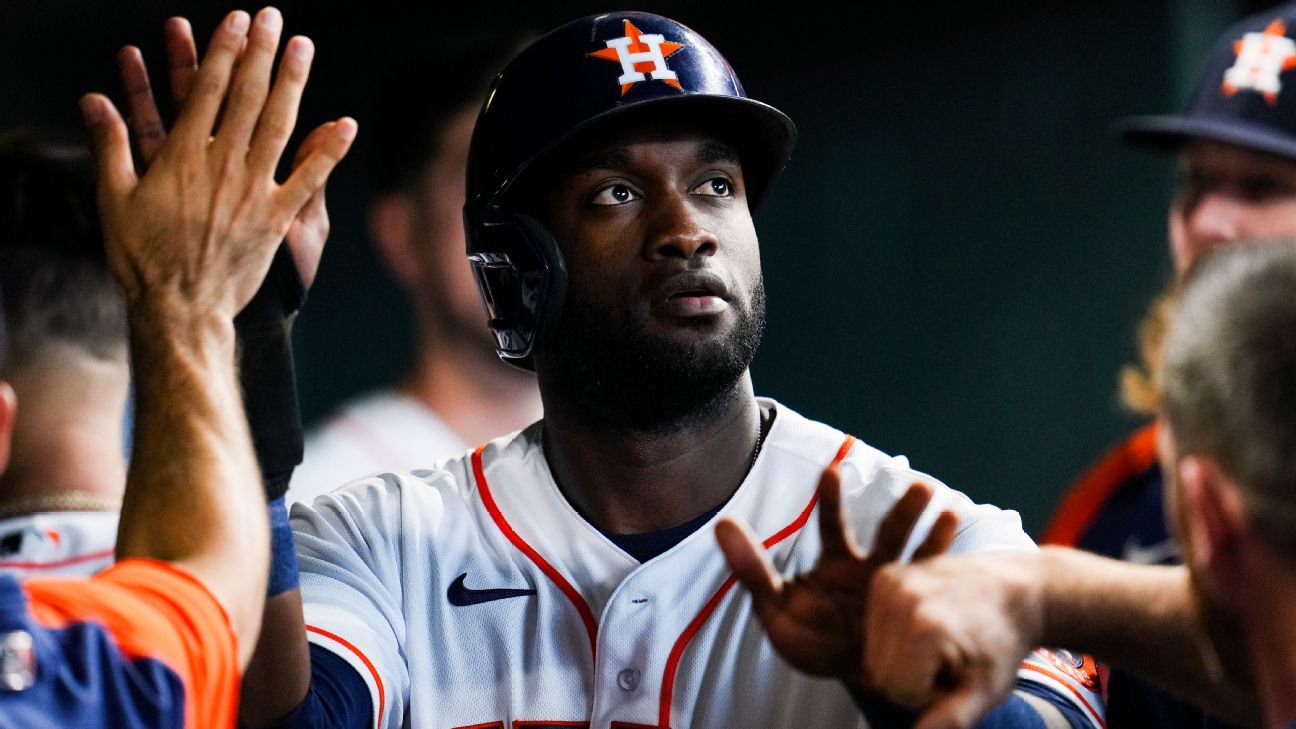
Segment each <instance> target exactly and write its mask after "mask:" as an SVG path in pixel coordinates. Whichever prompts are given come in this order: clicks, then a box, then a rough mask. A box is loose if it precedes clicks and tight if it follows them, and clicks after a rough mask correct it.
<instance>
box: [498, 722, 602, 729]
mask: <svg viewBox="0 0 1296 729" xmlns="http://www.w3.org/2000/svg"><path fill="white" fill-rule="evenodd" d="M589 725H590V723H589V722H588V721H514V722H513V729H521V727H528V726H583V727H586V729H589Z"/></svg>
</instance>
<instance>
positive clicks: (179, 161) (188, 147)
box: [81, 8, 356, 319]
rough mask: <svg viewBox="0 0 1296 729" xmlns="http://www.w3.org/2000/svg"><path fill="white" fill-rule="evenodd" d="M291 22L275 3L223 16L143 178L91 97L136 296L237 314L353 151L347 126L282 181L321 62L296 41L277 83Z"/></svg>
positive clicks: (115, 232)
mask: <svg viewBox="0 0 1296 729" xmlns="http://www.w3.org/2000/svg"><path fill="white" fill-rule="evenodd" d="M282 24H283V20H282V17H281V16H280V14H279V12H278V11H277V10H274V9H271V8H267V9H265V10H262V11H261V12H260V13H258V14H257V18H256V21H255V22H253V23H250V19H249V18H248V15H247V13H244V12H242V11H236V12H233V13H230V14H229V15H228V16H227V17H226V18H225V20H224V22H222V24H221V26H220V28H219V29H218V30H217V31H216V33H215V34H214V35H213V37H212V42H211V47H210V48H209V49H208V51H207V55H206V57H205V58H204V59H203V62H202V64H201V65H200V66H199V67H198V69H197V71H196V72H195V73H194V75H193V78H192V79H191V80H190V81H189V90H188V94H187V96H186V97H185V100H184V104H183V106H182V108H181V111H180V116H179V118H178V119H177V121H176V124H175V127H174V128H173V129H172V131H171V133H170V134H169V135H166V136H165V138H164V139H162V141H161V143H160V145H158V146H157V148H156V150H153V151H151V152H150V153H151V154H153V157H152V164H151V165H150V166H149V168H148V171H147V172H146V173H145V174H144V175H143V177H137V175H136V172H135V165H134V161H133V159H132V155H131V150H130V141H129V136H128V133H127V130H126V124H125V122H124V121H123V120H122V117H121V114H120V113H119V112H118V111H117V109H116V107H114V106H113V104H112V102H110V101H109V100H108V99H107V98H106V97H104V96H102V95H100V94H88V95H87V96H85V97H84V98H83V99H82V103H81V106H82V111H83V114H84V116H85V119H86V125H87V127H88V128H89V129H90V133H91V137H92V142H93V147H94V151H95V157H96V161H97V162H98V167H99V203H100V211H101V217H102V218H103V221H104V237H105V242H106V248H107V253H108V261H109V265H110V267H111V268H112V269H113V272H114V273H115V275H116V276H117V278H118V279H119V280H120V281H121V282H122V286H123V288H124V289H125V291H126V295H127V297H128V298H130V299H132V300H139V299H140V298H141V297H143V296H145V295H146V294H147V295H149V296H154V297H161V299H163V300H166V301H169V302H172V303H177V304H180V305H181V306H183V307H185V308H186V309H187V310H188V311H192V312H201V313H203V314H208V313H210V314H215V315H217V316H224V317H228V318H231V319H232V318H233V316H234V314H235V313H237V312H238V311H239V310H240V309H242V308H243V306H244V305H245V304H246V303H247V301H248V300H249V299H250V298H251V296H252V294H253V292H255V291H256V289H257V287H258V286H259V285H260V283H261V280H262V279H263V278H264V277H265V272H266V269H267V268H268V267H269V264H270V260H271V258H272V257H273V255H274V251H275V248H276V247H277V246H278V244H279V241H280V240H282V239H283V236H284V235H285V234H286V233H287V232H288V229H289V228H290V227H291V226H292V223H293V221H294V219H296V217H297V216H298V214H299V213H300V212H301V210H302V208H303V207H304V206H305V205H306V204H307V203H308V202H309V201H310V200H311V198H312V197H313V196H314V195H315V194H316V193H317V192H318V191H319V189H320V188H321V187H323V185H324V182H325V181H326V180H327V179H328V175H329V173H330V172H331V171H332V170H333V168H334V166H336V165H337V163H338V161H339V160H341V159H342V157H343V156H344V155H345V154H346V152H347V149H348V148H349V147H350V145H351V140H352V139H353V138H354V137H355V131H356V126H355V122H354V121H352V120H350V119H342V120H339V121H338V122H337V124H336V125H335V126H334V127H333V128H332V130H331V132H329V133H328V135H327V139H326V140H325V141H324V142H322V143H319V147H318V148H317V149H316V150H315V151H314V152H313V153H312V154H311V155H310V156H309V157H308V158H307V159H306V160H305V161H303V162H302V163H301V165H300V166H299V167H298V168H297V169H296V171H294V172H293V174H292V175H291V176H290V177H289V178H288V180H287V181H286V182H285V183H284V184H283V185H279V184H277V183H276V182H275V180H274V170H275V166H276V165H277V163H278V161H279V158H280V156H281V155H282V154H283V148H284V145H285V144H286V143H287V140H288V137H289V135H290V134H291V133H292V129H293V125H294V124H295V122H296V118H297V106H298V103H299V102H300V99H301V92H302V88H303V87H304V86H305V83H306V77H307V74H308V71H309V68H310V60H311V56H312V55H313V47H312V45H311V43H310V41H309V40H308V39H306V38H303V37H297V38H293V39H292V40H290V41H289V42H288V46H287V49H286V51H285V53H284V57H283V61H282V62H281V64H280V67H279V74H278V79H277V80H276V82H275V84H274V87H273V88H271V87H270V69H271V65H272V64H273V60H274V55H275V51H276V49H277V48H278V45H279V34H280V30H281V28H282ZM249 25H250V26H251V27H250V28H249ZM244 43H246V44H247V47H246V49H245V50H244V49H243V44H244ZM240 54H241V55H240ZM236 60H237V61H238V68H237V70H235V68H234V67H235V61H236ZM222 105H223V109H222ZM218 114H219V115H220V116H221V118H220V123H219V126H217V115H218ZM213 129H215V131H214V134H213Z"/></svg>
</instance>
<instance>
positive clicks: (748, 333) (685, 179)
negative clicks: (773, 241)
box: [537, 117, 764, 410]
mask: <svg viewBox="0 0 1296 729" xmlns="http://www.w3.org/2000/svg"><path fill="white" fill-rule="evenodd" d="M564 164H570V166H569V167H567V168H566V170H565V171H563V172H559V173H557V174H558V180H559V182H558V184H557V185H555V188H554V190H553V191H552V192H551V193H550V194H549V195H548V199H547V204H546V205H545V206H544V209H545V214H544V216H543V217H544V218H545V222H546V224H547V225H548V227H549V229H550V230H551V231H552V232H553V233H554V235H555V237H556V238H557V239H558V241H559V245H560V247H561V248H562V250H563V255H564V258H565V260H566V263H567V268H568V276H569V282H570V283H569V285H568V295H567V298H566V301H565V304H564V309H563V315H562V320H561V323H560V325H559V331H558V335H557V337H556V339H557V341H556V342H555V344H554V346H553V347H552V348H551V349H552V350H553V351H554V352H555V353H556V354H555V356H556V357H558V358H559V359H561V360H562V363H561V364H562V367H563V368H564V369H570V368H585V367H589V368H591V371H590V372H589V373H588V375H589V377H593V378H595V379H600V380H602V381H604V382H608V381H609V378H610V377H611V378H616V379H617V380H619V381H621V384H620V385H618V386H617V387H618V388H619V389H623V390H624V388H631V389H634V390H636V391H639V392H642V393H653V395H652V397H653V398H655V399H654V401H653V402H654V403H655V404H656V405H660V406H661V407H663V408H667V409H670V408H671V407H677V408H679V409H682V410H687V409H688V408H689V407H691V406H692V405H691V404H690V403H691V401H696V400H699V399H704V398H705V397H707V396H708V395H709V394H711V391H715V390H721V389H723V388H725V387H729V386H732V385H733V383H734V382H736V381H737V378H738V377H740V376H742V374H743V373H745V371H746V369H747V365H748V364H749V363H750V361H751V358H752V356H753V355H754V353H755V350H756V347H757V345H758V344H759V341H760V336H761V331H762V329H763V324H764V289H763V287H762V282H761V270H760V254H759V250H758V247H757V239H756V231H755V228H754V226H753V224H752V219H751V213H750V211H749V210H748V207H747V197H746V188H745V187H744V182H743V174H742V166H741V164H740V161H739V159H738V154H737V152H736V151H735V149H734V148H733V147H732V146H730V145H728V144H726V143H725V142H724V141H722V140H721V139H720V138H718V137H716V136H712V135H710V134H704V133H700V132H699V131H697V130H696V129H690V128H683V127H679V126H675V125H669V124H665V125H664V124H663V123H662V120H661V119H660V118H656V117H654V118H651V119H650V120H647V121H641V122H638V123H635V124H633V125H630V126H618V127H616V128H615V129H614V130H612V131H609V132H605V133H604V134H602V135H600V136H599V137H596V138H594V139H591V140H590V141H588V142H586V143H584V144H582V145H581V146H580V147H579V148H578V149H575V150H573V152H572V154H570V155H568V156H566V159H564ZM543 364H544V363H543V362H542V361H541V360H537V365H538V366H540V365H543ZM676 396H677V397H678V398H679V401H678V402H677V403H675V404H674V405H673V406H672V405H670V404H667V403H665V402H663V401H662V400H661V398H667V399H669V398H670V397H676ZM693 404H696V403H695V402H694V403H693Z"/></svg>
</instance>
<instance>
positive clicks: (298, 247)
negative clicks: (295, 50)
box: [117, 18, 337, 291]
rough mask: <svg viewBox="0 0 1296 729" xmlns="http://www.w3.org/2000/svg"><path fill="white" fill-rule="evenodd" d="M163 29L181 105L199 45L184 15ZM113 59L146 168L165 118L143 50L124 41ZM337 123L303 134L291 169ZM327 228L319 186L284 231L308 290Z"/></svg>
mask: <svg viewBox="0 0 1296 729" xmlns="http://www.w3.org/2000/svg"><path fill="white" fill-rule="evenodd" d="M163 35H164V37H165V41H166V43H165V45H166V55H167V66H168V78H169V79H170V86H171V99H172V101H173V102H174V104H175V106H176V108H180V107H182V106H183V105H184V101H185V99H186V98H187V97H188V96H189V88H190V87H191V86H192V85H193V78H194V75H195V74H196V73H197V71H198V47H197V45H196V44H195V43H194V37H193V28H192V27H191V26H190V25H189V21H188V20H185V19H184V18H171V19H170V20H168V21H167V22H166V25H165V26H164V27H163ZM244 48H246V45H245V46H244ZM240 55H241V52H240ZM117 64H118V70H119V71H120V73H121V82H122V89H123V90H124V91H125V93H126V108H127V113H128V117H127V119H128V121H129V124H130V131H131V136H132V137H133V139H134V140H135V148H136V151H137V152H138V155H139V156H138V159H137V161H138V162H139V163H140V166H141V167H142V168H145V169H147V168H148V166H149V165H150V164H152V162H153V159H154V158H155V157H157V154H158V152H159V151H161V149H162V143H163V142H164V141H165V140H166V124H165V123H164V122H163V120H162V113H161V112H160V111H159V110H158V105H157V100H156V99H155V98H154V96H153V86H152V83H151V82H150V80H149V74H148V67H147V66H146V64H145V63H144V55H143V53H141V52H140V49H139V48H137V47H135V46H126V47H125V48H123V49H122V50H121V52H120V53H119V54H118V55H117ZM336 125H337V122H326V123H325V124H322V125H320V126H319V127H316V128H315V130H314V131H312V132H311V133H310V134H309V135H307V137H306V139H305V141H303V142H302V144H301V146H300V147H299V148H298V150H297V156H296V157H295V158H294V159H293V169H294V170H295V169H297V168H298V167H300V166H301V164H302V162H304V161H306V159H307V158H308V157H309V156H310V155H311V153H312V152H314V151H315V150H316V149H318V148H319V146H320V145H321V144H323V143H324V141H325V140H326V139H328V135H329V134H330V133H331V132H332V130H333V129H334V128H335V127H336ZM328 233H329V217H328V208H327V207H325V204H324V188H323V187H321V188H320V189H319V190H318V191H316V193H315V194H314V195H312V196H311V198H310V200H309V201H307V203H306V205H305V206H303V207H302V209H301V211H299V212H298V213H297V217H296V218H294V219H293V222H292V225H291V226H289V228H288V233H287V236H286V237H287V240H288V248H289V250H290V251H291V252H292V258H293V264H294V265H295V266H296V267H297V273H298V276H299V277H300V279H301V285H302V290H303V291H306V290H309V289H310V287H311V284H312V283H314V281H315V274H316V273H317V272H318V271H319V264H320V257H321V256H322V255H323V252H324V242H325V241H326V240H328Z"/></svg>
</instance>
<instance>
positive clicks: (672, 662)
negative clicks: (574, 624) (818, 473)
mask: <svg viewBox="0 0 1296 729" xmlns="http://www.w3.org/2000/svg"><path fill="white" fill-rule="evenodd" d="M854 445H855V436H853V435H848V436H846V439H845V440H843V441H842V444H841V447H840V448H838V449H837V455H835V456H833V459H832V464H831V465H832V466H837V465H840V464H841V462H842V460H843V459H845V458H846V454H848V453H850V449H851V447H852V446H854ZM818 503H819V490H818V489H815V493H814V496H811V497H810V503H808V504H806V507H805V509H804V510H802V512H801V515H800V516H798V517H797V518H796V519H795V520H793V521H792V523H791V524H788V525H787V526H785V527H783V528H782V529H780V530H778V531H777V532H775V533H774V535H773V536H771V537H770V538H768V539H766V540H765V541H764V542H761V544H762V545H763V546H764V547H765V549H770V548H772V547H773V546H774V545H776V544H778V543H779V542H781V541H783V540H784V539H787V538H788V537H790V536H792V535H793V534H796V533H797V532H798V531H800V530H801V527H804V526H805V524H806V522H807V521H809V520H810V514H811V513H812V512H814V508H815V505H817V504H818ZM737 581H738V578H737V577H734V576H733V575H732V574H731V575H729V577H728V578H727V579H726V580H725V581H724V583H722V584H721V585H720V589H718V590H716V592H715V594H714V595H712V596H711V599H710V600H707V602H706V604H705V605H703V606H702V610H700V611H699V612H698V614H697V616H696V617H694V618H693V622H691V623H689V624H688V627H687V628H685V629H684V632H683V633H681V634H680V637H679V638H678V639H677V640H676V641H675V645H674V646H672V647H671V652H670V657H669V658H667V659H666V674H665V675H664V676H662V690H661V704H660V705H659V706H658V711H657V726H658V727H659V729H669V727H670V715H671V699H672V698H674V693H675V674H676V672H677V671H679V663H680V659H681V658H683V657H684V649H685V648H688V645H689V643H690V642H691V641H692V640H693V636H695V635H697V632H698V631H699V630H701V629H702V626H703V625H704V624H705V623H706V621H707V620H708V619H709V618H710V617H711V613H713V612H715V609H716V607H718V606H719V605H720V601H721V600H724V597H725V594H727V593H728V592H729V590H731V589H732V588H733V586H734V584H735V583H736V582H737Z"/></svg>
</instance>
